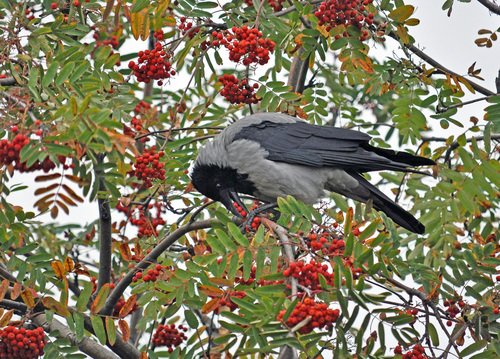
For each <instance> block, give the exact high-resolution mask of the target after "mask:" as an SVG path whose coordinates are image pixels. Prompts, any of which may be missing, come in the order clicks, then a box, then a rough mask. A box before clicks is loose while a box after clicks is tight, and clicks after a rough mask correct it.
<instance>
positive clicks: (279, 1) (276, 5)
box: [245, 0, 285, 11]
mask: <svg viewBox="0 0 500 359" xmlns="http://www.w3.org/2000/svg"><path fill="white" fill-rule="evenodd" d="M266 2H267V3H268V4H269V6H271V7H272V8H273V10H274V11H280V10H282V9H283V3H284V2H285V0H267V1H266ZM245 4H247V5H248V6H253V1H252V0H245Z"/></svg>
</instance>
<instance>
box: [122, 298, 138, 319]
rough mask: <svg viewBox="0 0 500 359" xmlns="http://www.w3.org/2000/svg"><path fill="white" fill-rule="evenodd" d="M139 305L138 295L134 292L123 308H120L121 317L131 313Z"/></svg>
mask: <svg viewBox="0 0 500 359" xmlns="http://www.w3.org/2000/svg"><path fill="white" fill-rule="evenodd" d="M136 306H137V295H136V294H132V295H131V296H130V298H128V299H127V301H126V302H125V304H124V305H123V307H122V309H120V313H119V317H120V318H125V317H126V316H127V315H129V314H130V313H131V312H132V311H133V310H134V309H135V308H136Z"/></svg>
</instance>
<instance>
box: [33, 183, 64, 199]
mask: <svg viewBox="0 0 500 359" xmlns="http://www.w3.org/2000/svg"><path fill="white" fill-rule="evenodd" d="M57 187H59V183H52V184H51V185H50V186H47V187H41V188H38V189H37V190H36V191H35V196H38V195H41V194H44V193H47V192H49V191H52V190H53V189H54V188H57Z"/></svg>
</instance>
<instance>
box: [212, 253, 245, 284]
mask: <svg viewBox="0 0 500 359" xmlns="http://www.w3.org/2000/svg"><path fill="white" fill-rule="evenodd" d="M243 253H244V252H243ZM210 282H212V283H214V284H217V285H226V286H230V285H232V284H234V282H233V281H232V280H229V279H225V278H210Z"/></svg>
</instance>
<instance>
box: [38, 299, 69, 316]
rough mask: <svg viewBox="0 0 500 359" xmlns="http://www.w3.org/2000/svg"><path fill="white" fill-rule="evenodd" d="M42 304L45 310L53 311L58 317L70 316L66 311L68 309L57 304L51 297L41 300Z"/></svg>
mask: <svg viewBox="0 0 500 359" xmlns="http://www.w3.org/2000/svg"><path fill="white" fill-rule="evenodd" d="M42 304H43V306H44V307H45V308H47V309H50V310H53V311H54V312H56V313H57V314H59V315H62V316H63V317H67V316H69V315H70V314H71V313H70V312H69V310H68V307H66V306H65V305H63V304H62V303H60V302H58V301H57V300H55V299H54V298H52V297H45V298H43V299H42Z"/></svg>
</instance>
